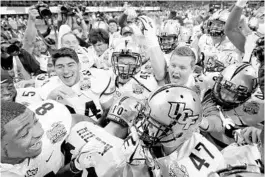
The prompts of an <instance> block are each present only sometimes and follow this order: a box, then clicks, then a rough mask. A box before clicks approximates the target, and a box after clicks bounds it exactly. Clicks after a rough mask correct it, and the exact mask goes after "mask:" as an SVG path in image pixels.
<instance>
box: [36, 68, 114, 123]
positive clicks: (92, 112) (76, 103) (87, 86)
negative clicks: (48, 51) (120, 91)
mask: <svg viewBox="0 0 265 177" xmlns="http://www.w3.org/2000/svg"><path fill="white" fill-rule="evenodd" d="M81 77H82V78H81V79H80V81H79V82H78V83H77V84H75V85H74V86H72V87H68V86H66V85H65V84H64V83H63V82H62V81H61V80H60V79H59V77H57V76H54V77H52V78H50V79H49V81H48V82H47V83H46V84H45V85H43V86H42V87H41V88H40V95H41V97H42V98H43V99H47V97H48V95H49V94H50V93H51V92H52V91H53V90H54V89H59V90H62V91H63V92H65V93H67V96H66V97H65V98H64V99H62V100H61V99H58V100H57V101H59V102H61V103H63V104H65V105H67V106H68V108H70V110H71V112H72V113H78V114H82V115H86V116H89V117H91V118H93V119H94V120H97V118H99V117H100V116H101V115H102V113H103V110H102V105H103V106H104V105H105V104H107V103H106V102H108V101H110V102H111V101H113V100H112V97H111V95H108V96H107V98H106V97H104V95H103V96H102V95H101V94H102V93H103V92H104V93H110V92H109V91H110V90H109V89H111V88H110V82H111V79H110V76H108V75H107V73H106V72H105V71H104V70H100V69H95V68H91V69H90V70H89V71H88V70H87V71H83V72H82V76H81ZM108 105H110V104H108ZM105 108H106V107H105V106H104V109H105Z"/></svg>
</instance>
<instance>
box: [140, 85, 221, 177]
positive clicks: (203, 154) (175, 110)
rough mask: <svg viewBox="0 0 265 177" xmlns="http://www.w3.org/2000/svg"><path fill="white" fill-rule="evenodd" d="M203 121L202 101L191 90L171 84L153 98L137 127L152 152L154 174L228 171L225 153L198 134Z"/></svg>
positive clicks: (202, 174)
mask: <svg viewBox="0 0 265 177" xmlns="http://www.w3.org/2000/svg"><path fill="white" fill-rule="evenodd" d="M201 119H202V106H201V101H200V98H199V96H198V95H197V94H196V93H195V92H194V91H192V90H191V89H189V88H187V87H184V86H178V85H175V84H168V85H165V86H162V87H161V88H159V89H157V90H156V91H155V92H153V94H152V95H150V97H149V99H148V103H147V107H146V110H145V111H144V118H143V120H141V119H139V121H138V122H137V123H136V125H135V126H136V128H137V131H138V133H139V137H140V139H141V140H143V142H144V145H145V146H146V147H148V149H149V151H150V154H151V157H150V158H149V159H147V161H149V165H151V166H150V167H151V168H153V172H154V174H156V175H157V176H159V175H160V176H207V175H208V174H209V173H210V172H211V171H212V170H217V169H221V168H224V159H223V157H222V154H221V152H220V151H219V150H218V149H217V148H216V147H215V146H214V145H213V144H211V143H210V142H209V141H208V140H206V139H205V138H204V137H203V136H202V135H200V134H199V133H197V131H198V128H199V125H200V122H201ZM158 174H159V175H158Z"/></svg>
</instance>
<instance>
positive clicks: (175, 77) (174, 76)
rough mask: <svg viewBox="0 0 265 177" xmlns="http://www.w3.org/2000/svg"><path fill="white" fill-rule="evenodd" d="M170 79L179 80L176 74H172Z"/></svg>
mask: <svg viewBox="0 0 265 177" xmlns="http://www.w3.org/2000/svg"><path fill="white" fill-rule="evenodd" d="M172 78H173V79H180V77H179V75H176V74H172Z"/></svg>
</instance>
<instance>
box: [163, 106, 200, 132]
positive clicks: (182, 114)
mask: <svg viewBox="0 0 265 177" xmlns="http://www.w3.org/2000/svg"><path fill="white" fill-rule="evenodd" d="M168 103H169V104H170V108H169V113H168V116H169V117H170V118H171V119H174V120H177V122H178V123H179V124H181V125H184V127H183V130H187V129H189V127H190V126H191V125H194V124H195V123H196V121H197V120H198V119H199V115H198V114H197V115H194V114H193V111H192V110H191V109H187V108H185V107H186V103H181V102H168Z"/></svg>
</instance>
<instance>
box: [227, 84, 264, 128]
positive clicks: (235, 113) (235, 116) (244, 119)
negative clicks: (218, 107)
mask: <svg viewBox="0 0 265 177" xmlns="http://www.w3.org/2000/svg"><path fill="white" fill-rule="evenodd" d="M224 114H225V115H226V116H228V117H230V118H231V119H232V120H233V121H234V123H235V124H236V125H237V126H243V127H244V125H247V126H256V125H257V124H258V123H260V122H262V121H264V97H263V94H262V92H261V90H260V88H258V89H257V90H256V91H255V92H254V93H253V94H252V95H251V98H250V99H248V100H247V101H246V102H245V103H243V104H242V105H240V106H238V107H236V108H235V109H232V110H230V111H225V113H224Z"/></svg>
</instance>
